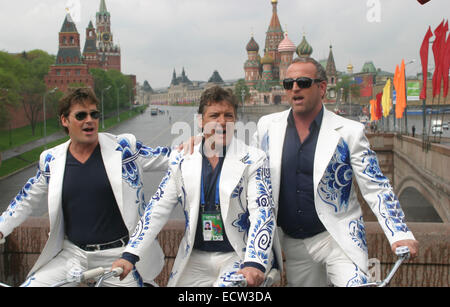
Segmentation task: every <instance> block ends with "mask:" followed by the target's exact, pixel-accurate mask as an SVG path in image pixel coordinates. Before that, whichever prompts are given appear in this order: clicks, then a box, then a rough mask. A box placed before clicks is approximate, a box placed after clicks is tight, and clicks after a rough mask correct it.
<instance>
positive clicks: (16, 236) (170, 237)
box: [0, 218, 450, 287]
mask: <svg viewBox="0 0 450 307" xmlns="http://www.w3.org/2000/svg"><path fill="white" fill-rule="evenodd" d="M408 226H409V227H410V229H411V231H412V232H413V233H414V235H415V237H416V239H417V240H419V242H420V252H419V256H418V257H417V258H416V259H414V260H413V261H408V262H407V263H405V264H404V265H402V267H401V268H400V270H399V271H398V272H397V274H396V275H395V277H394V279H393V280H392V282H391V285H392V286H409V287H448V286H449V279H450V257H449V254H450V224H446V223H409V224H408ZM48 232H49V223H48V219H46V218H30V219H28V220H27V221H26V222H25V223H24V224H22V226H20V227H19V228H17V229H16V230H15V231H14V232H13V233H12V234H11V235H10V236H8V238H7V242H6V244H5V245H1V246H0V281H2V282H6V283H7V284H12V285H19V284H20V283H21V282H22V281H24V280H25V277H26V275H27V274H28V272H29V270H30V269H31V267H32V266H33V264H34V262H35V261H36V260H37V258H38V256H39V254H40V252H41V251H42V249H43V247H44V245H45V242H46V241H47V235H48ZM183 232H184V221H178V220H177V221H170V222H169V223H167V225H166V226H165V227H164V229H163V230H162V232H161V233H160V234H159V236H158V239H159V241H160V244H161V246H162V248H163V251H164V254H165V256H166V259H165V266H164V269H163V271H162V272H161V274H160V275H159V276H158V278H157V279H156V281H157V283H158V284H159V285H160V286H165V285H167V281H168V278H169V274H170V270H171V268H172V266H173V263H174V260H175V257H176V254H177V251H178V245H179V242H180V241H181V238H182V237H183ZM366 233H367V242H368V248H369V258H372V259H378V260H379V262H380V265H381V267H380V271H381V276H386V274H387V272H388V271H389V269H390V267H391V266H392V265H393V263H394V261H395V259H394V255H393V253H392V251H391V249H390V246H389V244H388V241H387V239H386V237H385V235H384V233H383V232H382V230H381V227H380V226H379V225H378V223H376V222H367V223H366ZM283 285H285V278H283V279H282V282H281V284H280V285H279V286H283Z"/></svg>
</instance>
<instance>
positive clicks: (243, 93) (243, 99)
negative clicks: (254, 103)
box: [241, 88, 245, 117]
mask: <svg viewBox="0 0 450 307" xmlns="http://www.w3.org/2000/svg"><path fill="white" fill-rule="evenodd" d="M241 96H242V117H244V105H245V89H244V88H243V89H242V90H241Z"/></svg>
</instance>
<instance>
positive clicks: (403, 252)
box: [356, 246, 410, 288]
mask: <svg viewBox="0 0 450 307" xmlns="http://www.w3.org/2000/svg"><path fill="white" fill-rule="evenodd" d="M395 254H396V255H397V257H398V259H397V261H396V262H395V264H394V266H393V267H392V269H391V271H390V272H389V274H388V275H387V276H386V278H385V279H384V280H382V281H376V282H370V283H367V284H362V285H358V286H356V287H358V288H365V287H386V286H387V285H388V284H389V282H390V281H391V279H392V277H394V275H395V273H396V272H397V270H398V269H399V267H400V266H401V265H402V263H403V261H405V260H407V259H409V256H410V251H409V248H408V247H407V246H400V247H397V248H396V249H395Z"/></svg>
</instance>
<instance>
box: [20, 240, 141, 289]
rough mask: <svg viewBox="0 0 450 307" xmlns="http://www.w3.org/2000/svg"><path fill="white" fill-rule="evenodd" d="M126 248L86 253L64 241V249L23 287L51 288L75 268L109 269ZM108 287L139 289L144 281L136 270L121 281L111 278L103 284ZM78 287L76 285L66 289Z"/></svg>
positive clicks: (69, 285)
mask: <svg viewBox="0 0 450 307" xmlns="http://www.w3.org/2000/svg"><path fill="white" fill-rule="evenodd" d="M124 249H125V247H119V248H111V249H107V250H102V251H95V252H86V251H84V250H82V249H81V248H79V247H78V246H76V245H74V244H73V243H71V242H70V241H68V240H65V241H64V244H63V249H62V250H61V252H60V253H59V254H58V255H56V256H55V258H53V259H52V260H51V261H50V262H49V263H47V264H46V265H44V266H43V267H41V268H40V269H39V270H38V271H36V272H35V273H33V274H32V275H31V276H30V277H29V278H28V279H27V280H26V281H25V282H24V283H23V284H22V287H50V286H52V285H54V284H56V283H57V282H60V281H64V280H65V279H66V276H67V274H68V272H69V270H70V269H72V268H73V267H74V266H77V267H79V268H80V269H81V270H83V271H85V270H90V269H94V268H97V267H103V268H105V269H108V268H110V267H111V265H112V263H113V262H114V261H115V260H117V259H119V258H120V256H121V255H122V252H123V250H124ZM103 285H104V286H106V287H138V286H142V279H141V278H140V276H139V273H138V272H137V271H136V270H135V269H134V270H133V272H131V273H130V274H128V275H127V277H126V278H125V279H124V280H122V281H120V280H119V278H118V277H111V278H109V279H106V280H105V281H104V282H103ZM71 286H72V287H73V286H77V284H76V283H73V284H68V285H66V287H71Z"/></svg>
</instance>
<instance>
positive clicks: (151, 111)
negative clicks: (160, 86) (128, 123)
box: [150, 108, 158, 115]
mask: <svg viewBox="0 0 450 307" xmlns="http://www.w3.org/2000/svg"><path fill="white" fill-rule="evenodd" d="M150 114H151V115H158V109H157V108H151V109H150Z"/></svg>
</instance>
